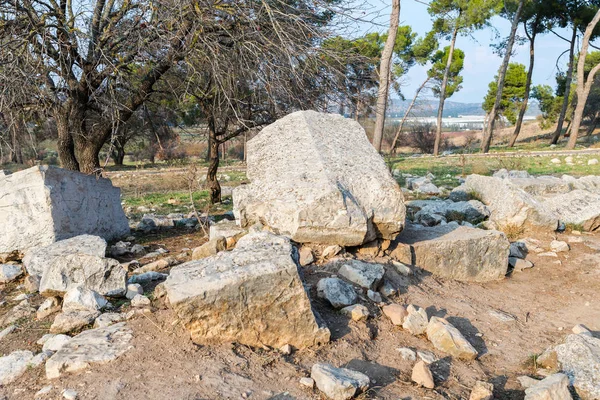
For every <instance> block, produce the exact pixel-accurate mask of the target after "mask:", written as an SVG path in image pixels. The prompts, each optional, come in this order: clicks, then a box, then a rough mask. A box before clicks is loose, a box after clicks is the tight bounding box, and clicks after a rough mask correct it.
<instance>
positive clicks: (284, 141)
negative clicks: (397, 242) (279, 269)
mask: <svg viewBox="0 0 600 400" xmlns="http://www.w3.org/2000/svg"><path fill="white" fill-rule="evenodd" d="M247 163H248V168H247V175H248V179H249V180H250V181H251V184H249V185H241V186H238V187H237V188H235V189H234V191H233V203H234V209H233V211H234V214H235V217H236V219H237V221H238V222H239V224H240V226H241V227H249V226H251V225H252V224H254V223H256V222H261V223H263V224H264V225H266V226H268V227H269V228H271V229H272V230H273V231H275V232H278V233H280V234H281V235H285V236H288V237H290V238H291V239H292V240H294V241H295V242H298V243H319V244H336V245H340V246H359V245H361V244H363V243H367V242H369V241H371V240H373V239H376V238H377V237H381V238H384V239H394V238H395V237H396V235H397V234H398V233H399V232H400V231H402V229H403V226H404V220H405V208H404V201H403V195H402V191H401V189H400V187H399V186H398V183H397V182H396V181H395V180H394V178H393V177H392V175H391V173H390V171H389V169H388V168H387V166H386V164H385V162H384V160H383V158H382V157H381V156H380V155H379V154H377V151H375V149H374V148H373V146H372V145H371V144H370V143H369V141H368V139H367V136H366V135H365V131H364V129H363V128H362V127H361V126H360V124H358V123H357V122H356V121H353V120H351V119H347V118H344V117H343V116H341V115H337V114H325V113H318V112H314V111H299V112H295V113H292V114H290V115H288V116H286V117H284V118H282V119H280V120H278V121H277V122H275V123H273V124H271V125H269V126H267V127H266V128H264V129H263V130H262V131H261V132H260V133H259V134H258V135H257V136H256V137H254V138H253V139H252V140H250V141H249V142H248V161H247Z"/></svg>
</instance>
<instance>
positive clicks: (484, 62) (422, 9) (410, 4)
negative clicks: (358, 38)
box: [361, 0, 569, 103]
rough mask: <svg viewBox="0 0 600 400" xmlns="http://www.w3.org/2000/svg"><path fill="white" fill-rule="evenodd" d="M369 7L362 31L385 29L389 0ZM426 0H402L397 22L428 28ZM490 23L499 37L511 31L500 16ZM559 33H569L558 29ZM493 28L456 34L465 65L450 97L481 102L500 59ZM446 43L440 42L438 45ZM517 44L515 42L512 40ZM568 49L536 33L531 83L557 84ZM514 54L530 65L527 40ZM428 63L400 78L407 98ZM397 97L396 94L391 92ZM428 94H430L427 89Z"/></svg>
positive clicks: (555, 39) (422, 30) (372, 1)
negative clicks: (460, 84) (369, 19)
mask: <svg viewBox="0 0 600 400" xmlns="http://www.w3.org/2000/svg"><path fill="white" fill-rule="evenodd" d="M367 1H368V3H369V5H370V7H371V10H370V13H368V14H367V15H374V14H376V15H379V17H377V18H376V19H375V24H372V23H368V22H362V23H361V29H362V30H363V31H364V32H369V31H380V32H384V31H386V30H387V28H386V26H387V25H388V24H389V12H390V6H389V4H390V1H389V0H387V1H385V0H367ZM423 2H426V1H417V0H401V10H400V24H401V25H410V26H411V27H412V29H413V31H415V32H416V33H418V34H419V35H424V34H425V33H427V31H429V30H430V29H431V24H432V21H431V17H430V15H429V14H428V13H427V6H426V5H425V4H423ZM491 25H492V26H493V27H494V28H495V30H497V31H498V32H499V34H500V35H501V36H500V37H506V36H508V34H509V33H510V25H511V24H510V22H509V21H508V20H505V19H503V18H500V17H495V18H493V19H492V21H491ZM519 32H520V34H521V36H524V33H523V27H522V25H520V29H519ZM557 33H559V34H561V35H562V36H569V35H568V33H565V32H564V31H561V30H560V29H559V30H557ZM495 36H496V32H495V31H494V29H491V28H486V29H483V30H480V31H477V32H475V33H474V34H473V35H471V36H459V37H458V40H457V44H456V45H457V47H458V48H460V49H461V50H463V51H464V52H465V65H464V70H463V73H462V74H463V77H464V81H463V89H462V90H461V91H459V92H458V93H456V94H454V96H452V97H451V98H450V99H449V101H457V102H462V103H481V102H482V101H483V98H484V96H485V94H486V93H487V91H488V84H489V83H490V82H491V81H492V80H493V79H494V76H495V75H496V73H497V72H498V68H499V67H500V64H501V62H502V59H501V57H500V56H498V55H496V54H494V52H493V50H494V49H493V48H492V47H490V44H491V43H495V42H498V39H497V38H496V37H495ZM445 45H447V43H446V42H442V44H441V47H443V46H445ZM515 45H516V44H515ZM568 49H569V44H568V43H567V42H566V41H564V40H562V39H560V38H558V37H557V36H555V35H554V34H552V33H548V34H545V35H542V36H538V38H537V39H536V61H535V66H534V72H533V85H538V84H546V85H550V86H552V87H553V88H554V87H555V86H556V81H555V75H556V72H557V66H556V65H557V58H558V57H559V56H560V55H561V54H562V53H563V52H564V51H565V50H568ZM515 52H516V54H515V55H514V56H513V57H512V58H511V62H519V63H522V64H524V65H525V66H527V67H528V66H529V41H526V43H524V44H523V45H520V46H517V47H516V51H515ZM567 63H568V54H566V55H564V56H562V57H561V59H560V61H559V67H560V68H561V70H566V68H567ZM426 71H427V66H425V67H421V66H418V65H417V66H414V67H413V68H412V69H411V70H410V71H409V73H408V74H407V76H406V77H404V78H403V81H402V82H403V86H402V93H403V94H404V96H405V97H406V98H407V99H412V97H413V96H414V93H415V91H416V90H417V88H418V87H419V85H420V84H421V83H422V82H423V81H424V80H425V78H426V76H427V74H426ZM392 96H393V97H396V96H395V95H392ZM427 97H431V98H433V95H432V94H431V93H430V92H429V93H428V94H427Z"/></svg>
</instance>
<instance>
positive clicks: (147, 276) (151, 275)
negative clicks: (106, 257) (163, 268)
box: [127, 271, 169, 283]
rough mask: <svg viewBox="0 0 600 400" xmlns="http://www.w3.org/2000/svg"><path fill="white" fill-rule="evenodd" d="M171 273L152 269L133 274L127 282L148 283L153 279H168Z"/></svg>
mask: <svg viewBox="0 0 600 400" xmlns="http://www.w3.org/2000/svg"><path fill="white" fill-rule="evenodd" d="M168 276H169V274H161V273H160V272H156V271H150V272H144V273H143V274H139V275H133V276H132V277H130V278H129V279H128V280H127V283H146V282H152V281H158V280H161V279H167V277H168Z"/></svg>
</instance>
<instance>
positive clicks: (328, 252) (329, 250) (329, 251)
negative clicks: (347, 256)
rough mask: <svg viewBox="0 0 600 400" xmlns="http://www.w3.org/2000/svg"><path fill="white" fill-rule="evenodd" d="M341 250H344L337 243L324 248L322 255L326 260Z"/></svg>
mask: <svg viewBox="0 0 600 400" xmlns="http://www.w3.org/2000/svg"><path fill="white" fill-rule="evenodd" d="M340 251H342V248H341V247H340V246H338V245H337V244H336V245H333V246H328V247H325V249H324V250H323V253H322V254H321V257H322V258H323V259H324V260H326V259H328V258H331V257H335V256H337V255H338V254H339V252H340Z"/></svg>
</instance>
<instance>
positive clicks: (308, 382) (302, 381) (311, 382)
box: [300, 377, 315, 389]
mask: <svg viewBox="0 0 600 400" xmlns="http://www.w3.org/2000/svg"><path fill="white" fill-rule="evenodd" d="M300 384H301V385H302V386H306V387H307V388H311V389H312V388H314V387H315V380H314V379H312V378H307V377H304V378H300Z"/></svg>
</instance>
